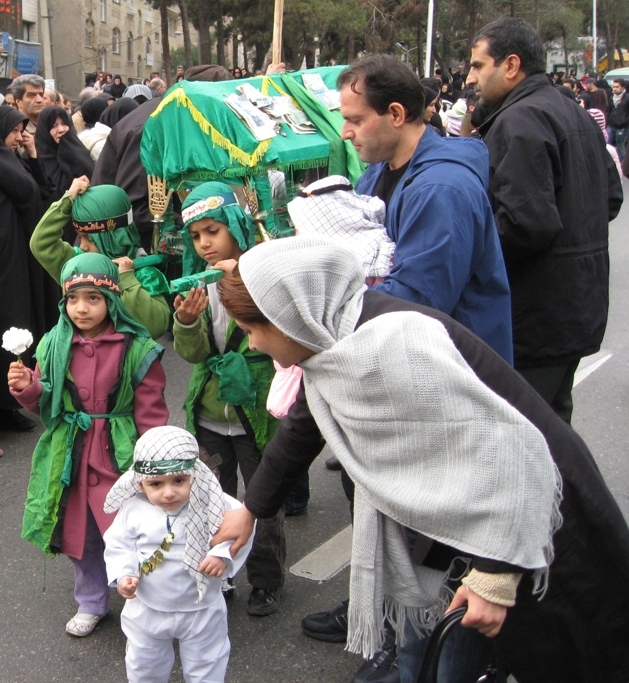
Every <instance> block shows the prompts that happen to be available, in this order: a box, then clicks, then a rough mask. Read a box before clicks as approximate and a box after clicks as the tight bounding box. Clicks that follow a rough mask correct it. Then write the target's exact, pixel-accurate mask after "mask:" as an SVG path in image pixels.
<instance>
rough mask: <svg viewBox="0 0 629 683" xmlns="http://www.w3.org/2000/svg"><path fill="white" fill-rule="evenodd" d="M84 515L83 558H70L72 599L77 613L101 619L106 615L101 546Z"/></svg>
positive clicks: (90, 519) (98, 535)
mask: <svg viewBox="0 0 629 683" xmlns="http://www.w3.org/2000/svg"><path fill="white" fill-rule="evenodd" d="M87 515H88V518H87V529H86V537H85V551H84V552H83V558H82V559H80V560H77V559H76V558H75V557H71V558H70V559H71V560H72V564H73V565H74V599H75V600H76V601H77V603H78V605H79V609H78V611H79V612H83V613H84V614H97V615H99V616H102V615H104V614H107V612H108V611H109V585H108V584H107V571H106V569H105V558H104V555H103V553H104V550H105V543H104V542H103V537H102V536H101V533H100V531H99V529H98V526H97V525H96V522H95V520H94V516H93V515H92V512H91V511H90V509H89V507H88V509H87Z"/></svg>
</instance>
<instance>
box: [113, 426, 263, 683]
mask: <svg viewBox="0 0 629 683" xmlns="http://www.w3.org/2000/svg"><path fill="white" fill-rule="evenodd" d="M133 460H134V462H133V466H132V467H131V469H130V470H129V471H128V472H126V473H125V474H123V475H122V477H121V478H120V479H119V480H118V482H117V483H116V484H115V485H114V486H113V487H112V489H111V491H110V492H109V494H108V496H107V499H106V501H105V510H106V511H108V512H113V511H115V510H118V509H119V513H118V515H117V516H116V519H115V520H114V522H113V524H112V525H111V527H110V528H109V530H108V531H107V533H106V534H105V537H104V538H105V562H106V564H107V577H108V579H109V582H110V585H113V586H117V588H118V592H119V593H120V595H122V596H123V597H124V598H126V599H127V602H126V603H125V606H124V608H123V610H122V614H121V625H122V630H123V632H124V634H125V635H126V636H127V651H126V660H125V661H126V666H127V678H128V680H129V683H140V682H141V681H147V680H151V681H155V682H157V681H163V683H167V681H168V680H169V678H170V674H171V671H172V668H173V663H174V658H175V656H174V651H173V645H172V644H173V640H174V639H175V638H177V639H178V640H179V653H180V657H181V664H182V669H183V674H184V680H185V681H186V683H222V682H223V681H224V680H225V672H226V669H227V662H228V659H229V652H230V643H229V638H228V635H227V611H226V607H225V600H224V598H223V596H222V593H221V577H228V576H229V577H232V576H233V575H234V574H235V573H236V572H237V571H238V570H239V569H240V567H241V566H242V565H243V563H244V560H245V559H246V557H247V555H248V553H249V550H250V549H251V543H252V537H251V538H249V541H248V543H247V544H246V545H245V547H244V548H243V549H242V550H240V551H239V552H238V553H237V554H236V556H235V557H234V558H233V559H232V557H231V555H230V547H231V545H232V543H231V542H226V543H220V544H218V545H216V546H215V547H213V548H210V539H211V537H212V536H213V535H214V534H215V533H216V530H217V529H218V527H219V526H220V524H221V521H222V519H223V514H224V512H225V511H226V510H231V509H235V508H238V507H240V506H241V504H240V503H239V502H238V501H237V500H235V499H234V498H232V497H231V496H228V495H227V494H225V493H223V491H222V490H221V487H220V485H219V483H218V480H217V479H216V477H215V476H214V475H213V474H212V472H211V471H210V469H209V468H208V467H207V466H206V465H205V464H203V463H202V462H201V461H200V460H199V447H198V445H197V442H196V439H195V438H194V436H193V435H192V434H190V433H189V432H187V431H186V430H184V429H180V428H179V427H171V426H168V427H155V428H153V429H149V430H148V431H147V432H145V433H144V434H143V435H142V436H141V437H140V438H139V439H138V441H137V443H136V446H135V451H134V456H133Z"/></svg>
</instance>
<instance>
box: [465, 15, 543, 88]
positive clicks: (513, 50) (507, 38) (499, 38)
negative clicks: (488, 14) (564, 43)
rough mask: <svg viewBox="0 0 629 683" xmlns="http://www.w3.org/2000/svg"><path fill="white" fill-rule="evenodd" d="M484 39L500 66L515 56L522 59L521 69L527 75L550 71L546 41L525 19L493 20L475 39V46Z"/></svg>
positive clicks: (507, 18) (505, 18) (489, 51)
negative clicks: (544, 41) (547, 62)
mask: <svg viewBox="0 0 629 683" xmlns="http://www.w3.org/2000/svg"><path fill="white" fill-rule="evenodd" d="M481 40H484V41H486V42H487V53H488V54H489V56H490V57H491V58H492V59H493V60H494V62H495V63H496V66H497V65H498V64H500V63H502V62H503V61H504V60H505V59H506V58H507V57H508V56H509V55H513V54H514V55H517V56H518V57H519V58H520V69H521V70H522V71H523V72H524V73H525V74H526V75H527V76H530V75H531V74H537V73H545V71H546V58H545V56H544V45H543V43H542V39H541V38H540V36H539V34H538V33H537V31H536V30H535V29H534V28H533V27H532V26H531V24H529V23H528V22H526V21H524V19H517V18H515V17H501V18H500V19H497V20H496V21H492V22H491V24H487V26H484V27H483V28H482V29H481V30H480V31H479V32H478V33H477V34H476V35H475V36H474V39H473V41H472V47H476V45H478V43H479V42H480V41H481Z"/></svg>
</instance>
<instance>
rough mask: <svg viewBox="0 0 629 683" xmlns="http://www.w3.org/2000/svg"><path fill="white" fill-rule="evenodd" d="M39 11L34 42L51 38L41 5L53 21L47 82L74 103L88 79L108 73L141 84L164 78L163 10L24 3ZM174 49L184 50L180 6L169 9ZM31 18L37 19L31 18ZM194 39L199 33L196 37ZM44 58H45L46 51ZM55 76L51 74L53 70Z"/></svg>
mask: <svg viewBox="0 0 629 683" xmlns="http://www.w3.org/2000/svg"><path fill="white" fill-rule="evenodd" d="M29 3H31V4H32V5H35V6H37V10H36V11H37V12H39V17H40V19H39V21H37V22H36V24H37V26H34V27H33V28H32V31H33V36H34V37H31V38H30V39H31V40H38V41H39V42H42V44H43V45H44V46H45V43H46V38H47V36H46V35H45V34H46V31H47V28H46V24H45V22H44V21H43V20H42V18H43V17H44V16H45V15H44V14H43V12H42V5H43V4H44V3H45V4H47V9H48V16H49V31H50V47H51V50H50V52H51V59H50V61H51V64H50V65H45V63H44V62H45V60H43V61H42V71H45V73H44V76H45V77H46V78H54V79H55V85H56V87H57V88H58V89H59V90H61V91H62V92H64V93H67V94H68V95H70V97H72V98H75V97H76V95H77V94H78V93H79V91H80V90H81V89H82V88H83V87H84V86H85V83H86V79H87V78H88V76H89V74H93V73H98V72H99V71H107V72H109V73H112V74H114V75H120V77H121V78H122V82H123V83H125V84H130V83H138V82H142V80H143V79H144V78H147V77H148V76H149V74H151V73H152V72H158V73H160V74H162V72H163V69H162V59H161V55H162V42H161V26H160V16H159V10H157V9H153V6H152V3H151V2H145V1H144V0H24V5H23V19H24V21H26V20H27V12H26V9H27V5H29ZM168 14H169V21H168V34H169V42H170V47H171V49H177V48H179V47H182V46H183V39H182V31H181V20H180V18H179V11H178V9H177V8H176V7H173V8H169V9H168ZM28 16H29V17H30V16H32V15H30V14H29V15H28ZM193 35H194V33H193ZM42 52H43V54H44V55H45V54H46V51H45V47H44V49H43V51H42ZM49 69H50V70H51V73H48V70H49Z"/></svg>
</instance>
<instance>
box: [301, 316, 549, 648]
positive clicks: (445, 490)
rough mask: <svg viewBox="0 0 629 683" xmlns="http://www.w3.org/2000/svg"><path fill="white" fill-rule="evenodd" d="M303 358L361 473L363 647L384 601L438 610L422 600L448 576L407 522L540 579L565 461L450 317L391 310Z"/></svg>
mask: <svg viewBox="0 0 629 683" xmlns="http://www.w3.org/2000/svg"><path fill="white" fill-rule="evenodd" d="M302 368H303V370H304V381H305V388H306V396H307V399H308V405H309V407H310V410H311V411H312V414H313V416H314V418H315V420H316V421H317V424H318V425H319V428H320V429H321V432H322V434H323V436H324V437H325V439H326V441H327V443H328V444H329V445H330V447H331V449H332V451H333V452H334V453H335V455H336V456H337V457H338V458H339V460H340V461H341V463H342V464H343V466H344V467H345V469H346V470H347V472H348V474H349V476H350V477H351V479H352V481H353V482H354V483H355V484H356V493H355V499H354V501H355V502H354V506H355V507H354V537H353V547H352V570H351V579H350V600H349V605H350V610H349V636H348V649H349V650H350V651H352V652H360V653H362V654H363V656H365V657H370V656H371V655H372V654H373V653H374V652H376V651H377V650H378V649H379V648H380V646H381V645H382V641H383V638H384V632H383V618H382V617H383V610H384V611H385V612H386V614H387V616H388V617H389V618H390V619H391V620H392V621H393V623H394V626H395V627H396V629H402V628H403V625H404V621H405V620H406V619H408V618H410V619H411V622H412V623H413V625H414V626H415V627H416V628H417V629H420V628H421V626H422V625H423V626H428V627H430V626H431V625H432V622H433V620H434V619H435V618H438V616H439V615H438V614H434V613H431V612H430V611H429V612H425V610H424V609H419V608H429V607H431V606H433V605H434V604H435V603H436V602H437V601H438V599H439V598H440V593H441V589H442V584H443V582H444V580H445V578H446V577H445V575H444V574H443V573H441V572H437V571H435V570H431V569H428V568H425V567H418V566H413V564H412V563H411V561H410V557H409V552H408V548H407V541H406V538H405V532H404V527H410V528H411V529H415V530H416V531H419V532H420V533H422V534H424V535H426V536H429V537H430V538H432V539H435V540H437V541H441V542H442V543H445V544H447V545H449V546H451V547H454V548H456V549H457V550H460V551H461V553H462V554H463V555H467V554H472V555H477V556H480V557H483V558H489V559H494V560H501V561H505V562H509V563H511V564H515V565H517V566H520V567H523V568H528V569H534V570H540V571H538V579H539V580H540V581H541V579H542V578H543V574H544V573H545V571H546V570H547V567H548V565H549V563H550V561H551V559H552V534H553V532H554V531H555V529H556V528H557V526H558V524H559V519H560V518H559V512H558V507H559V502H560V479H559V475H558V473H557V470H556V468H555V465H554V463H553V461H552V459H551V456H550V453H549V450H548V447H547V445H546V442H545V440H544V437H543V436H542V434H541V433H540V432H539V431H538V430H537V429H536V428H535V427H534V426H533V425H532V424H531V423H530V422H529V421H528V420H527V419H526V418H524V417H523V416H522V415H521V414H520V413H518V412H517V411H516V410H515V409H514V408H513V407H511V406H510V405H509V404H508V403H507V402H506V401H504V400H503V399H502V398H500V397H499V396H497V395H496V394H494V393H493V392H492V391H491V390H490V389H488V388H487V387H486V386H485V385H484V384H483V383H482V382H481V381H480V380H479V379H478V378H477V377H476V375H475V374H474V372H473V371H472V370H471V368H470V367H469V366H468V365H467V363H466V362H465V361H464V359H463V357H462V356H461V355H460V353H459V352H458V351H457V349H456V348H455V346H454V344H453V343H452V341H451V340H450V338H449V336H448V334H447V331H446V329H445V328H444V327H443V325H441V324H440V323H439V322H437V321H435V320H433V319H431V318H428V317H426V316H423V315H421V314H419V313H414V312H408V313H388V314H385V315H381V316H379V317H378V318H376V319H374V320H371V321H369V322H367V323H365V324H364V325H362V326H361V327H360V328H359V329H358V330H357V331H356V332H355V333H354V334H352V335H350V336H348V337H345V338H344V339H342V340H340V341H339V342H338V343H337V344H336V345H334V346H333V347H332V348H330V349H328V350H327V351H324V352H321V353H318V354H316V355H315V356H313V357H312V358H310V359H308V360H307V361H304V362H303V364H302ZM441 597H442V599H443V598H444V596H443V594H442V595H441ZM445 602H447V599H446V600H445ZM440 609H441V610H442V609H443V605H442V606H441V607H440ZM437 611H439V608H438V609H437Z"/></svg>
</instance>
